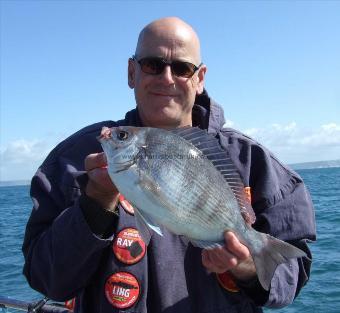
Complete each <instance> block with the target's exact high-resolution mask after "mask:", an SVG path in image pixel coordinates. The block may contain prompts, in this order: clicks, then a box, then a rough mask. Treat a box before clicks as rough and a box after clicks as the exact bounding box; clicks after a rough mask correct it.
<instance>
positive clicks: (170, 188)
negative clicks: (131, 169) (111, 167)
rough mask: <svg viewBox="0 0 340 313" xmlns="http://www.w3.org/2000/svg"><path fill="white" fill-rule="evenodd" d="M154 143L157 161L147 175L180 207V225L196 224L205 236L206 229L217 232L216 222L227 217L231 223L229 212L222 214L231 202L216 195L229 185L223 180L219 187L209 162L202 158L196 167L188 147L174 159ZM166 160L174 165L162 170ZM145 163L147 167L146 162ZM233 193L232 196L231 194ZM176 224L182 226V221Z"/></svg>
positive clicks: (153, 148) (154, 155) (175, 155)
mask: <svg viewBox="0 0 340 313" xmlns="http://www.w3.org/2000/svg"><path fill="white" fill-rule="evenodd" d="M150 142H151V143H150V144H149V147H148V148H149V149H152V151H153V153H152V154H153V158H152V159H151V160H150V162H149V163H148V166H146V167H145V171H146V174H147V175H148V176H149V177H153V179H155V180H156V179H157V181H158V185H159V187H160V189H164V188H167V193H166V196H167V199H166V200H167V201H168V202H171V201H174V203H176V208H175V210H174V211H175V212H174V214H175V218H178V219H179V221H180V224H183V225H187V224H188V223H189V224H193V223H195V222H196V224H198V225H200V227H201V228H202V229H201V230H199V232H200V233H201V232H203V231H204V230H206V229H210V230H211V229H214V228H216V222H219V223H221V222H223V217H224V216H225V218H226V219H228V216H229V215H228V214H226V213H227V212H226V211H225V210H224V211H222V210H221V207H222V206H221V203H223V202H228V200H229V198H228V197H226V199H225V198H224V193H222V192H221V193H216V192H213V190H214V188H216V186H217V185H220V184H221V183H224V184H225V182H224V181H223V180H221V179H220V183H218V182H217V179H218V178H220V177H219V176H217V177H211V176H212V174H216V172H214V171H213V172H211V171H209V170H208V168H207V167H204V166H203V163H204V162H206V160H205V159H204V158H201V157H202V156H200V158H198V160H195V161H198V162H195V163H194V160H193V159H192V158H191V157H190V155H188V153H189V152H190V150H189V151H188V149H187V147H186V146H185V147H181V146H180V147H178V148H177V149H176V151H177V152H176V153H177V154H174V155H173V156H171V154H169V151H168V150H164V145H159V144H157V145H154V141H150ZM158 142H159V141H157V143H158ZM170 152H171V151H170ZM198 152H199V151H198ZM165 156H166V157H165ZM165 160H166V161H167V165H169V163H171V166H166V167H162V166H161V165H162V164H161V163H163V162H164V161H165ZM160 162H161V163H160ZM141 163H143V164H145V163H144V160H142V161H141ZM162 168H163V171H162V170H161V169H162ZM199 169H204V170H199ZM215 176H216V175H215ZM169 177H171V184H169ZM195 182H196V183H195ZM179 191H181V192H179ZM229 192H230V194H231V191H229ZM229 202H230V201H229ZM234 206H236V205H234ZM221 219H222V220H221ZM176 221H177V223H178V220H176ZM229 222H230V221H229V220H228V223H229ZM199 239H201V238H199ZM217 239H218V240H221V239H222V233H220V235H219V236H218V237H217V236H216V238H215V240H217Z"/></svg>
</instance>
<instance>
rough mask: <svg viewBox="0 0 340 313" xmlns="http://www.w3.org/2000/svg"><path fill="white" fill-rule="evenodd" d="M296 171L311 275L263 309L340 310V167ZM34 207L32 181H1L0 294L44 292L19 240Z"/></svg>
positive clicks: (23, 296)
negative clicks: (313, 236) (308, 221)
mask: <svg viewBox="0 0 340 313" xmlns="http://www.w3.org/2000/svg"><path fill="white" fill-rule="evenodd" d="M297 172H298V173H299V174H300V175H301V176H302V178H303V179H304V181H305V183H306V185H307V187H308V189H309V191H310V193H311V195H312V199H313V202H314V206H315V213H316V221H317V241H316V242H315V243H312V244H310V248H311V250H312V253H313V267H312V272H311V278H310V281H309V282H308V283H307V285H306V286H305V287H304V288H303V289H302V291H301V293H300V294H299V296H298V297H297V298H296V299H295V301H294V302H293V304H291V305H289V306H288V307H285V308H281V309H275V310H274V309H265V312H266V313H270V312H271V313H273V312H279V313H297V312H303V313H323V312H325V313H339V312H340V244H339V243H340V168H320V169H308V170H298V171H297ZM31 208H32V203H31V199H30V197H29V186H4V187H0V213H1V214H0V296H3V297H4V296H7V297H10V298H14V299H17V300H24V301H36V300H39V299H42V297H43V296H42V295H40V294H39V293H37V292H36V291H34V290H32V289H31V288H30V287H29V285H28V284H27V282H26V280H25V278H24V276H23V275H22V267H23V262H24V260H23V256H22V253H21V245H22V241H23V237H24V231H25V225H26V222H27V220H28V218H29V215H30V212H31ZM0 312H1V307H0ZM4 312H5V311H4ZM8 312H16V311H15V310H12V311H8Z"/></svg>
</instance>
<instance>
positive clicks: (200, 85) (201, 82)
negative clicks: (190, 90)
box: [196, 64, 208, 95]
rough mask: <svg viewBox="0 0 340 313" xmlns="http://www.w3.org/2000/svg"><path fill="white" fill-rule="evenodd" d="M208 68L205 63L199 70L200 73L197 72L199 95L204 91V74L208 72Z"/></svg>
mask: <svg viewBox="0 0 340 313" xmlns="http://www.w3.org/2000/svg"><path fill="white" fill-rule="evenodd" d="M207 70H208V68H207V67H206V65H204V64H203V65H202V66H201V67H200V68H199V70H198V73H197V79H198V82H197V89H196V94H197V95H200V94H201V93H202V92H203V89H204V76H205V73H206V72H207Z"/></svg>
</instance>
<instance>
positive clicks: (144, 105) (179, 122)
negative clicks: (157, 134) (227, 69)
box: [129, 34, 206, 128]
mask: <svg viewBox="0 0 340 313" xmlns="http://www.w3.org/2000/svg"><path fill="white" fill-rule="evenodd" d="M195 49H196V46H195V45H193V44H192V43H191V42H190V40H186V39H185V38H184V39H183V38H181V36H176V35H174V34H172V35H165V36H164V34H163V35H162V36H156V35H155V36H150V35H149V36H146V38H144V40H143V45H142V48H141V49H140V50H139V52H138V55H137V59H138V60H140V59H142V58H145V57H160V58H163V59H165V60H167V61H170V62H171V61H175V60H176V61H178V60H179V61H186V62H190V63H193V64H195V65H196V66H198V65H199V64H198V62H199V60H198V57H197V52H196V51H195ZM205 71H206V68H205V66H202V67H200V69H199V70H198V71H196V72H195V74H194V75H193V76H192V77H190V78H185V77H177V76H175V75H173V74H172V73H171V68H170V66H166V67H165V69H164V71H163V72H162V73H161V74H158V75H152V74H147V73H144V72H143V71H142V70H141V67H140V65H139V64H138V62H137V61H135V60H129V86H130V87H131V88H134V92H135V98H136V103H137V107H138V111H139V114H140V117H141V119H142V121H143V124H144V125H145V126H151V127H159V128H172V127H179V126H185V125H191V122H192V121H191V111H192V107H193V105H194V101H195V97H196V94H200V93H202V91H203V83H204V74H205Z"/></svg>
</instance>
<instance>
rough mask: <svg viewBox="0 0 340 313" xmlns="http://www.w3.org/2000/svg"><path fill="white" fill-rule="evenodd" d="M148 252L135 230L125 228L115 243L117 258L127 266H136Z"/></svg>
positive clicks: (117, 236) (114, 249) (114, 250)
mask: <svg viewBox="0 0 340 313" xmlns="http://www.w3.org/2000/svg"><path fill="white" fill-rule="evenodd" d="M145 251H146V245H145V243H144V241H143V239H142V238H141V236H140V234H139V232H138V230H137V229H135V228H124V229H123V230H121V231H120V232H119V233H118V234H117V235H116V238H115V240H114V242H113V252H114V254H115V256H116V258H117V259H118V260H119V261H121V262H123V263H125V264H129V265H131V264H135V263H137V262H138V261H139V260H141V259H142V258H143V257H144V255H145Z"/></svg>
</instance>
